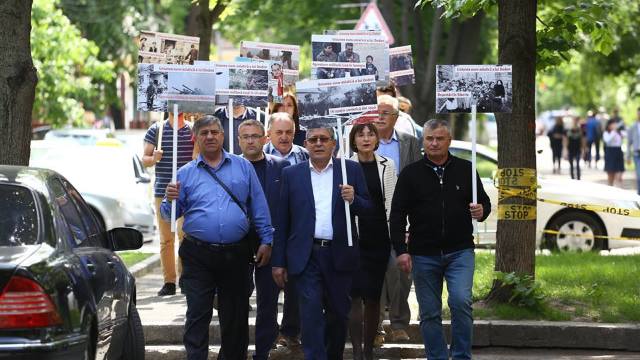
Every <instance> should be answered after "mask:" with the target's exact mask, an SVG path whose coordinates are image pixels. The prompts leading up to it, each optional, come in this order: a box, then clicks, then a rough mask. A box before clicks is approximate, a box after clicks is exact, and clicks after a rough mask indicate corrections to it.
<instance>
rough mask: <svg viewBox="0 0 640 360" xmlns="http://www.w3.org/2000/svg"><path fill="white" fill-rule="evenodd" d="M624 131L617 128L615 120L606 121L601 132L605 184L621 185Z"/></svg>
mask: <svg viewBox="0 0 640 360" xmlns="http://www.w3.org/2000/svg"><path fill="white" fill-rule="evenodd" d="M624 136H625V132H624V131H623V130H620V129H619V128H618V124H617V123H616V122H615V120H613V119H610V120H609V121H607V128H606V130H605V132H604V133H603V134H602V141H603V142H604V171H605V172H606V173H607V184H609V186H614V185H616V184H617V185H618V186H619V187H622V174H623V173H624V157H623V154H622V140H623V139H624Z"/></svg>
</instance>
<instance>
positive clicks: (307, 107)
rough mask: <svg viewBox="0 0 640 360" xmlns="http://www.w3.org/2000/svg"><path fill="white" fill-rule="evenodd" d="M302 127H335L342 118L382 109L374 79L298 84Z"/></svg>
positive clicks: (297, 95) (308, 81) (328, 80)
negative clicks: (379, 106)
mask: <svg viewBox="0 0 640 360" xmlns="http://www.w3.org/2000/svg"><path fill="white" fill-rule="evenodd" d="M296 97H297V98H298V111H299V113H300V125H301V126H304V127H306V128H314V127H334V126H336V124H337V119H338V118H348V117H350V116H352V115H356V114H361V113H365V112H367V111H371V110H376V109H377V108H378V105H377V103H378V99H377V97H376V82H375V77H374V76H371V75H369V76H358V77H353V78H340V79H326V80H307V81H299V82H297V83H296Z"/></svg>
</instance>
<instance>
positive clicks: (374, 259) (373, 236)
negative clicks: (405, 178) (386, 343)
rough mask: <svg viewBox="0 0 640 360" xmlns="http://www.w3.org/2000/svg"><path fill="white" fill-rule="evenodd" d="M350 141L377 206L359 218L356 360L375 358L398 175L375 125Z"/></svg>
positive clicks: (358, 128) (353, 325)
mask: <svg viewBox="0 0 640 360" xmlns="http://www.w3.org/2000/svg"><path fill="white" fill-rule="evenodd" d="M349 140H350V144H351V150H353V152H354V153H355V154H354V155H353V156H352V157H351V160H355V161H358V162H359V163H360V165H361V166H362V169H363V171H364V175H365V180H366V183H367V188H368V190H369V196H370V199H371V202H372V204H373V206H372V211H370V212H369V214H368V215H366V216H358V218H357V226H358V233H359V235H360V269H359V270H358V271H356V273H355V275H354V279H353V285H352V290H351V297H352V303H351V313H350V314H349V332H350V334H351V343H352V345H353V356H354V357H353V358H354V359H373V341H374V339H375V336H376V334H377V329H378V321H379V317H380V295H381V293H382V284H383V282H384V275H385V272H386V270H387V262H388V260H389V254H390V251H391V245H390V244H391V242H390V239H389V226H388V220H389V211H390V210H391V199H392V197H393V191H394V189H395V186H396V179H397V176H396V170H395V165H394V163H393V160H391V159H389V158H386V157H383V156H380V155H378V154H376V153H375V152H374V151H375V150H376V149H377V148H378V144H379V136H378V130H377V128H376V126H375V125H374V124H373V123H365V124H356V125H354V126H353V128H352V129H351V133H350V134H349ZM363 304H364V312H363ZM363 334H364V336H363ZM363 343H364V347H363Z"/></svg>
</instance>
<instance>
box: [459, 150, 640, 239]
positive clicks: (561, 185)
mask: <svg viewBox="0 0 640 360" xmlns="http://www.w3.org/2000/svg"><path fill="white" fill-rule="evenodd" d="M450 151H451V153H452V154H454V155H456V156H458V157H461V158H464V159H471V143H469V142H465V141H455V140H454V141H452V143H451V147H450ZM497 159H498V156H497V154H496V153H495V151H493V150H491V149H490V148H488V147H486V146H482V145H477V154H476V166H477V170H478V173H479V174H480V177H481V178H482V184H483V186H484V189H485V191H486V192H487V194H488V195H489V197H490V198H491V205H492V212H491V215H490V216H489V218H488V219H487V220H485V222H484V223H479V224H478V230H479V238H480V245H493V244H495V233H496V229H497V216H496V215H497V214H496V213H497V210H496V209H497V206H498V189H497V188H496V186H495V185H494V180H493V174H495V171H496V170H497V169H498V160H497ZM538 185H539V188H538V191H537V196H538V199H547V200H552V201H555V202H563V203H566V204H588V205H601V206H609V207H616V208H624V209H635V210H637V209H640V196H639V195H638V194H636V193H634V192H632V191H629V190H624V189H619V188H615V187H611V186H606V185H602V184H596V183H592V182H589V181H584V180H582V181H579V180H571V179H557V178H553V179H546V178H544V177H542V176H538ZM545 230H549V231H548V232H545ZM555 232H557V233H555ZM620 237H628V238H640V221H638V219H637V218H635V217H630V216H622V215H615V214H610V213H605V212H595V211H590V210H583V209H577V208H574V207H568V206H562V205H558V204H553V203H548V202H541V201H539V200H538V202H537V223H536V239H537V243H538V246H539V247H541V248H547V249H559V250H561V251H592V250H606V249H613V248H621V247H627V246H640V241H635V240H623V239H619V238H620Z"/></svg>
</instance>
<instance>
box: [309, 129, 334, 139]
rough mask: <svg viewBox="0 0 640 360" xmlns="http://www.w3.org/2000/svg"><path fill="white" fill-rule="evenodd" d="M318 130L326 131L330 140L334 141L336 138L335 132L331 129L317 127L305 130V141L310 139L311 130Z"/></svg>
mask: <svg viewBox="0 0 640 360" xmlns="http://www.w3.org/2000/svg"><path fill="white" fill-rule="evenodd" d="M319 129H325V130H327V131H328V132H329V137H330V138H332V139H335V138H336V131H335V130H334V129H333V128H332V127H321V126H318V127H312V128H307V136H306V139H308V138H309V137H310V135H311V132H312V131H313V130H319Z"/></svg>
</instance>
